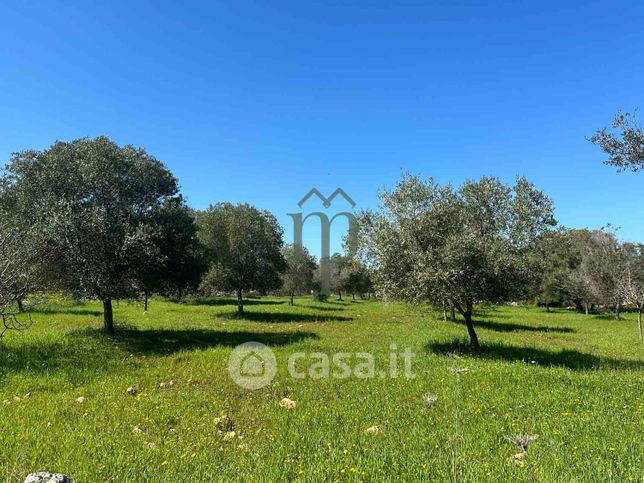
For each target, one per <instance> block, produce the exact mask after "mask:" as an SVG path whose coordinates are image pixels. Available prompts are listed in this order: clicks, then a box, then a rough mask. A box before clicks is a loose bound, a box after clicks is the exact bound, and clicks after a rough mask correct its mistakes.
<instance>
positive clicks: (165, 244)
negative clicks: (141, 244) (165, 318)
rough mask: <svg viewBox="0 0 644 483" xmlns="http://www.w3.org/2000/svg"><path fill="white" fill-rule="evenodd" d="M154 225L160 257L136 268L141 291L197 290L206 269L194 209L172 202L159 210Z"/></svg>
mask: <svg viewBox="0 0 644 483" xmlns="http://www.w3.org/2000/svg"><path fill="white" fill-rule="evenodd" d="M153 223H154V225H155V227H156V231H155V234H154V240H153V241H154V244H155V246H157V247H158V249H159V256H158V257H156V259H154V260H152V261H150V260H143V261H142V262H143V263H142V265H141V267H140V268H139V269H138V273H139V276H138V279H139V283H140V285H141V288H142V289H143V290H145V291H146V292H147V293H153V292H158V293H163V294H179V295H181V294H182V292H183V291H184V290H187V289H196V288H197V287H198V286H199V283H200V281H201V277H202V276H203V274H204V271H205V269H206V267H205V260H204V254H203V247H202V246H201V244H200V243H199V240H198V238H197V225H196V223H195V216H194V213H193V210H191V209H190V208H188V207H187V206H185V205H184V204H183V202H182V200H180V199H171V200H168V201H167V202H166V203H164V204H163V205H162V206H161V207H160V209H159V210H158V211H157V213H156V214H155V215H154V221H153Z"/></svg>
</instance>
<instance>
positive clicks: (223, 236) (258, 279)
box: [197, 203, 286, 312]
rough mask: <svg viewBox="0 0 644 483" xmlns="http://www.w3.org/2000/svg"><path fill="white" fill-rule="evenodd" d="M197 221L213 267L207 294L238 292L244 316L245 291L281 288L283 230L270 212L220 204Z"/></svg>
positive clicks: (205, 284)
mask: <svg viewBox="0 0 644 483" xmlns="http://www.w3.org/2000/svg"><path fill="white" fill-rule="evenodd" d="M197 221H198V224H199V238H200V240H201V242H202V243H203V245H204V247H205V249H206V257H207V260H208V261H209V266H210V268H209V270H208V272H207V273H206V276H205V278H204V280H203V282H202V288H203V289H204V290H205V291H207V292H211V293H212V292H215V291H224V292H228V291H236V292H237V295H238V298H239V302H240V305H239V306H238V308H239V311H240V312H243V304H242V299H241V297H242V291H248V290H257V291H260V292H264V291H268V290H274V289H277V288H279V287H280V286H281V283H282V281H281V279H280V274H281V273H282V272H284V270H286V261H285V260H284V256H283V255H282V247H283V245H284V242H283V240H282V233H283V230H282V228H281V227H280V226H279V224H278V223H277V220H276V218H275V217H274V216H273V215H272V214H271V213H270V212H269V211H260V210H258V209H257V208H255V207H253V206H251V205H248V204H239V205H233V204H231V203H218V204H216V205H211V206H210V207H209V208H208V209H207V210H206V211H204V212H201V213H199V214H198V217H197Z"/></svg>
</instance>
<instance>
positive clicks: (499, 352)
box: [425, 339, 644, 370]
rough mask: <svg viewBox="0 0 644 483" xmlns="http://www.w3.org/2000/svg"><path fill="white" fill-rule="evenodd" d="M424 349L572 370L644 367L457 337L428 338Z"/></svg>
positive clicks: (643, 365) (570, 352)
mask: <svg viewBox="0 0 644 483" xmlns="http://www.w3.org/2000/svg"><path fill="white" fill-rule="evenodd" d="M425 349H427V350H428V351H431V352H433V353H436V354H443V355H447V354H461V355H468V356H472V357H476V358H479V359H490V360H502V361H507V362H519V361H523V362H526V363H530V364H536V365H540V366H556V367H565V368H568V369H573V370H584V369H644V362H642V361H633V360H627V359H613V358H610V357H599V356H594V355H592V354H587V353H584V352H579V351H576V350H562V351H559V352H556V351H548V350H544V349H536V348H533V347H517V346H509V345H505V344H497V343H492V344H482V345H481V347H480V348H479V349H478V350H476V349H473V348H472V346H471V345H470V344H469V343H467V342H464V341H462V340H460V339H456V340H454V341H452V342H430V343H428V344H427V345H426V346H425Z"/></svg>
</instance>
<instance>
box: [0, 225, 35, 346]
mask: <svg viewBox="0 0 644 483" xmlns="http://www.w3.org/2000/svg"><path fill="white" fill-rule="evenodd" d="M5 219H6V218H3V219H0V318H1V319H2V326H1V327H0V339H2V336H3V335H4V333H5V332H6V331H7V330H11V329H15V330H21V329H24V328H27V326H28V325H29V323H28V322H26V321H21V320H20V318H18V317H17V316H16V314H15V310H14V307H15V308H18V306H19V304H20V303H21V301H22V300H23V299H24V298H25V297H26V296H27V294H28V293H29V291H30V289H31V287H32V284H33V281H32V275H33V273H32V267H33V265H32V254H31V253H30V252H29V248H30V246H31V245H29V244H25V242H24V239H25V238H26V237H29V233H26V232H22V231H20V230H18V229H17V228H16V227H15V226H13V225H11V224H10V223H8V222H7V221H5ZM19 311H20V312H24V309H23V308H22V307H20V309H19Z"/></svg>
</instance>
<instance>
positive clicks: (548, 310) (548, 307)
mask: <svg viewBox="0 0 644 483" xmlns="http://www.w3.org/2000/svg"><path fill="white" fill-rule="evenodd" d="M546 312H550V303H549V302H546Z"/></svg>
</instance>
